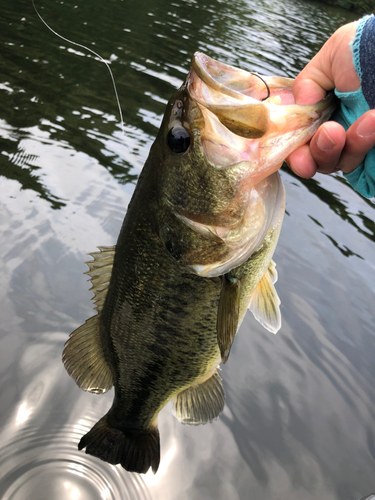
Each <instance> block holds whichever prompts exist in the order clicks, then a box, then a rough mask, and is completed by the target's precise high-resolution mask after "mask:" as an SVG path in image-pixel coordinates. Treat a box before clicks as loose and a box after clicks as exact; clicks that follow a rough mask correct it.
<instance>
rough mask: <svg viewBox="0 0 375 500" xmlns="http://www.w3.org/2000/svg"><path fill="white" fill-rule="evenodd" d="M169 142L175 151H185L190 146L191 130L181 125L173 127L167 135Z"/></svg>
mask: <svg viewBox="0 0 375 500" xmlns="http://www.w3.org/2000/svg"><path fill="white" fill-rule="evenodd" d="M167 144H168V147H169V149H170V150H171V151H172V152H173V153H178V154H181V153H185V151H187V150H188V149H189V146H190V135H189V132H188V131H187V130H186V129H185V128H184V127H181V126H180V125H176V126H175V127H172V128H171V130H170V131H169V132H168V135H167Z"/></svg>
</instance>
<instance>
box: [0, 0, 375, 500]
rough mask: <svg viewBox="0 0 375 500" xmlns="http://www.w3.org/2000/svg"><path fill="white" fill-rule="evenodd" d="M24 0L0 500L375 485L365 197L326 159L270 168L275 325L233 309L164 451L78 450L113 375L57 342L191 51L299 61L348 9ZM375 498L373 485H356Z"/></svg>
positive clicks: (372, 277)
mask: <svg viewBox="0 0 375 500" xmlns="http://www.w3.org/2000/svg"><path fill="white" fill-rule="evenodd" d="M37 7H38V9H39V11H40V13H41V15H42V16H43V18H44V20H45V21H46V22H47V23H48V24H49V25H50V26H51V27H52V28H53V29H54V30H56V31H57V32H58V33H60V34H61V35H62V36H64V37H67V38H69V39H72V40H74V41H75V42H77V43H79V44H82V45H86V46H87V47H89V48H91V49H92V50H94V51H96V52H97V53H99V54H100V55H101V56H102V57H103V58H104V59H105V60H106V61H107V62H108V64H110V67H111V69H112V71H113V74H114V77H115V80H116V84H117V88H118V93H119V97H120V100H121V107H122V111H123V115H124V131H125V134H124V135H123V133H122V130H121V123H120V119H119V112H118V109H117V106H116V100H115V97H114V93H113V88H112V84H111V79H110V76H109V73H108V70H107V69H106V67H105V65H104V64H103V63H101V62H100V61H99V60H98V59H97V58H96V57H95V56H94V55H93V54H91V53H88V52H87V51H85V50H84V49H82V48H80V47H77V46H73V45H70V44H68V43H67V42H65V41H63V40H61V39H59V38H57V37H56V36H55V35H53V33H51V32H50V31H48V30H47V28H46V27H45V26H44V25H43V24H42V22H41V21H40V20H39V18H38V17H37V15H36V13H35V12H34V10H33V7H32V4H31V1H30V2H29V1H24V0H22V1H21V0H13V1H12V2H7V3H5V4H4V5H3V6H2V15H1V16H0V33H1V36H0V44H1V58H0V201H1V203H0V227H1V246H0V255H1V260H0V262H1V268H0V273H1V279H0V286H1V289H0V294H1V300H0V310H1V323H0V498H1V499H2V500H21V499H22V500H25V499H26V498H28V499H30V500H36V499H42V498H48V499H72V500H75V499H76V500H78V499H79V500H86V499H90V500H96V499H104V500H112V499H116V500H117V499H121V500H124V499H128V498H129V499H131V500H135V499H147V500H148V499H163V500H169V499H170V500H174V499H176V498H178V499H179V500H184V499H186V500H188V499H189V500H190V499H198V498H199V499H211V498H212V499H218V500H219V499H223V500H224V499H228V498H230V499H231V500H238V499H240V500H242V499H244V500H245V499H249V498H250V499H254V500H300V499H304V500H321V499H324V500H358V499H359V498H361V497H366V496H369V495H370V494H371V493H373V492H375V473H374V471H375V389H374V387H375V362H374V360H375V331H374V330H375V329H374V304H375V285H374V283H375V222H374V221H375V204H374V202H373V200H366V199H364V198H362V197H361V196H360V195H358V194H357V193H355V192H354V191H353V190H352V189H351V188H350V187H349V186H348V185H347V184H346V182H345V180H344V179H343V178H342V177H341V176H340V175H334V176H322V175H317V176H316V177H315V178H314V179H312V180H302V179H299V178H297V177H295V176H293V175H292V174H291V173H290V171H289V170H287V169H282V171H281V176H282V180H283V182H284V184H285V187H286V193H287V207H286V216H285V219H284V224H283V228H282V232H281V236H280V240H279V244H278V247H277V250H276V253H275V256H274V260H275V261H276V263H277V269H278V273H279V280H278V283H277V290H278V293H279V296H280V299H281V312H282V318H283V323H282V328H281V330H280V331H279V332H278V334H277V335H276V336H275V335H273V334H271V333H269V332H267V331H266V330H264V329H263V328H262V326H261V325H260V324H259V323H257V322H256V321H255V319H254V318H253V317H252V316H251V315H250V313H248V315H247V316H246V318H245V320H244V322H243V324H242V326H241V329H240V331H239V333H238V335H237V338H236V340H235V342H234V346H233V349H232V352H231V356H230V359H229V361H228V363H227V364H226V365H225V366H224V367H223V370H222V372H221V375H222V377H223V383H224V387H225V391H226V408H225V410H224V413H223V415H222V416H221V417H220V419H219V420H217V421H215V422H214V423H212V424H210V425H205V426H200V427H189V426H183V425H181V424H179V422H178V421H177V420H176V419H175V418H174V417H173V416H172V414H171V407H170V405H167V407H166V408H165V409H163V410H162V412H161V414H160V418H159V427H160V433H161V446H162V461H161V466H160V469H159V472H158V473H157V475H155V476H153V475H152V473H151V472H149V473H148V474H147V475H145V476H141V475H137V474H130V473H128V472H125V471H124V470H123V469H122V468H121V467H118V466H111V465H109V464H106V463H104V462H101V461H100V460H97V459H95V458H93V457H91V456H88V455H85V454H84V453H83V452H79V451H78V450H77V442H78V441H79V439H80V437H81V436H82V435H83V434H84V433H85V432H87V431H88V429H89V428H91V426H92V425H93V424H94V423H95V422H96V421H97V419H98V418H99V417H101V416H102V415H103V414H104V413H105V412H106V411H107V409H108V408H109V406H110V404H111V401H112V392H110V393H109V394H106V395H103V396H94V395H91V394H86V393H84V392H82V391H80V390H79V389H78V388H77V387H76V385H75V383H74V382H73V380H71V379H70V378H69V377H68V375H67V373H66V372H65V370H64V368H63V365H62V363H61V353H62V349H63V345H64V342H65V341H66V339H67V337H68V335H69V333H70V332H71V331H72V330H74V329H75V328H76V327H77V326H79V325H80V324H82V323H83V322H84V321H85V320H86V319H87V318H88V317H90V316H92V314H93V308H92V304H91V303H90V297H91V293H90V292H89V291H88V288H89V285H88V283H87V281H86V280H87V276H85V275H84V274H83V273H84V272H85V271H86V270H87V266H86V265H85V264H84V261H85V260H88V259H89V258H88V257H87V253H89V252H92V251H95V249H96V247H97V246H98V245H113V244H114V243H115V242H116V239H117V235H118V232H119V229H120V226H121V223H122V220H123V217H124V214H125V212H126V207H127V204H128V202H129V200H130V197H131V194H132V192H133V189H134V186H135V183H136V180H137V178H138V175H139V173H140V171H141V169H142V166H143V164H144V161H145V159H146V157H147V154H148V151H149V148H150V146H151V144H152V141H153V138H154V137H155V135H156V133H157V130H158V128H159V125H160V121H161V117H162V114H163V112H164V108H165V104H166V102H167V101H168V99H169V97H170V96H171V94H172V93H173V92H174V90H175V89H176V88H177V87H179V85H180V84H181V83H182V81H183V80H184V78H185V76H186V74H187V72H188V68H189V61H190V59H191V56H192V54H193V52H194V51H196V50H201V51H203V52H206V53H207V54H208V55H210V56H211V57H214V58H217V59H220V60H221V61H223V62H225V63H229V64H231V65H234V66H240V67H241V68H243V69H245V70H251V71H258V72H259V73H262V74H269V75H280V76H288V77H294V76H296V74H297V73H298V72H299V70H301V69H302V68H303V66H304V65H305V64H306V63H307V62H308V61H309V60H310V59H311V57H312V56H313V55H314V54H315V53H316V52H317V51H318V49H319V48H320V47H321V45H322V44H323V43H324V41H325V40H326V39H327V38H328V37H329V35H330V34H332V32H333V31H334V30H335V29H336V28H338V27H339V26H340V25H342V24H344V23H346V22H349V21H351V20H354V19H355V18H356V16H355V15H354V14H351V13H349V12H346V11H344V10H340V9H335V8H333V7H328V6H325V5H324V4H322V3H318V2H316V3H315V2H312V1H311V2H310V1H300V0H283V1H282V2H281V1H279V0H274V1H272V0H271V1H269V2H265V1H262V0H254V1H251V0H248V1H245V0H234V1H232V2H224V1H220V0H216V1H214V0H208V1H202V2H201V1H199V2H198V1H196V0H174V1H173V0H161V1H158V2H151V1H146V0H138V1H115V0H111V1H108V2H102V1H101V2H100V1H98V0H90V1H88V0H86V1H78V0H76V2H71V1H64V2H62V1H54V0H50V1H49V2H46V1H42V0H40V1H38V2H37ZM370 498H371V497H370Z"/></svg>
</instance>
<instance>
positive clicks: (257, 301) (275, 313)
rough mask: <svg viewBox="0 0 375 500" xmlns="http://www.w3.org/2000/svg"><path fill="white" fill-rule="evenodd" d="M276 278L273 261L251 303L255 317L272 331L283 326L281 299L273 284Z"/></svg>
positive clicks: (250, 307)
mask: <svg viewBox="0 0 375 500" xmlns="http://www.w3.org/2000/svg"><path fill="white" fill-rule="evenodd" d="M276 280H277V272H276V267H275V263H274V262H273V261H271V264H270V266H269V268H268V270H267V271H266V272H265V274H264V276H263V278H262V279H261V280H260V282H259V284H258V286H257V287H256V289H255V291H254V293H253V295H252V297H251V299H250V303H249V309H250V311H251V312H252V313H253V315H254V317H255V319H256V320H258V321H259V323H260V324H261V325H262V326H264V328H267V330H269V331H270V332H272V333H277V332H278V331H279V329H280V327H281V314H280V299H279V296H278V295H277V292H276V289H275V287H274V285H273V284H274V283H275V281H276Z"/></svg>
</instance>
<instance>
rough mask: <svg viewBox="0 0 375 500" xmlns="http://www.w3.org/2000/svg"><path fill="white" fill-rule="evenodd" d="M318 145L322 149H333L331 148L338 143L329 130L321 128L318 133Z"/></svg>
mask: <svg viewBox="0 0 375 500" xmlns="http://www.w3.org/2000/svg"><path fill="white" fill-rule="evenodd" d="M316 145H317V146H318V148H319V149H320V150H321V151H331V149H333V148H334V147H335V146H336V143H335V141H334V140H332V138H331V136H330V135H329V134H328V132H327V131H326V130H325V129H324V128H323V130H321V131H320V133H319V135H318V139H317V140H316Z"/></svg>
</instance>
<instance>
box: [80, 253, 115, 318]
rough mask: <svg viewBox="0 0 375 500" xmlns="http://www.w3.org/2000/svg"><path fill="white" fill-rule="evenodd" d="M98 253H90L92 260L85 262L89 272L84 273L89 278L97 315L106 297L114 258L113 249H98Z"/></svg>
mask: <svg viewBox="0 0 375 500" xmlns="http://www.w3.org/2000/svg"><path fill="white" fill-rule="evenodd" d="M98 249H99V252H93V253H90V254H89V255H91V256H92V257H93V258H94V260H90V261H88V262H85V264H87V265H88V266H89V270H88V271H86V272H85V274H88V275H89V276H91V278H90V281H91V283H92V287H91V288H90V291H91V292H93V293H94V297H93V298H92V300H93V302H94V304H95V309H96V310H97V311H98V313H99V312H100V311H101V310H102V308H103V304H104V299H105V297H106V295H107V290H108V286H109V281H110V279H111V273H112V267H113V258H114V256H115V247H114V246H113V247H98Z"/></svg>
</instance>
